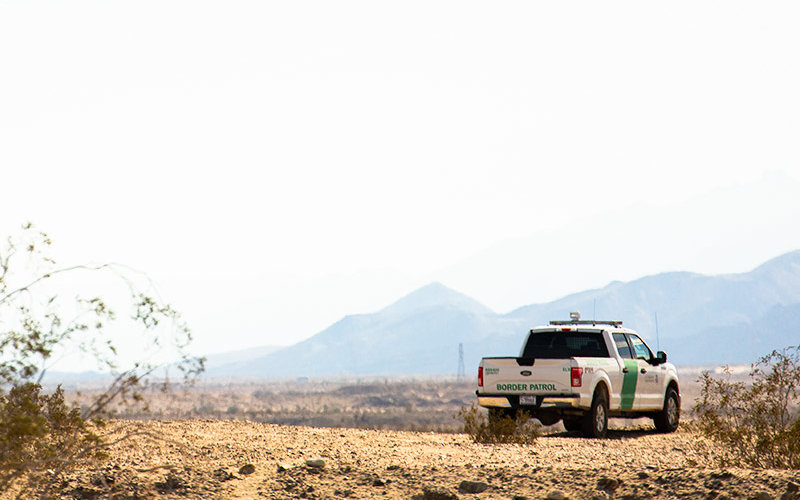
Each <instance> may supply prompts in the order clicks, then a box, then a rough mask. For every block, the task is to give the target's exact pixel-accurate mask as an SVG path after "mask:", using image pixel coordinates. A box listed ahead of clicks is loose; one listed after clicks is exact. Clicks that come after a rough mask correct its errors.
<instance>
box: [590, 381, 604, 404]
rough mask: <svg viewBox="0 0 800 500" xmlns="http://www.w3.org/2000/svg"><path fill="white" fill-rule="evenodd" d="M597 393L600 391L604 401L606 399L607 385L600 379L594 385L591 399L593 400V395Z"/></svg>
mask: <svg viewBox="0 0 800 500" xmlns="http://www.w3.org/2000/svg"><path fill="white" fill-rule="evenodd" d="M598 393H602V394H603V395H604V396H605V397H606V401H608V387H607V386H606V383H605V382H603V381H600V382H598V383H597V385H596V386H595V387H594V393H593V394H592V399H593V400H594V398H595V396H597V394H598Z"/></svg>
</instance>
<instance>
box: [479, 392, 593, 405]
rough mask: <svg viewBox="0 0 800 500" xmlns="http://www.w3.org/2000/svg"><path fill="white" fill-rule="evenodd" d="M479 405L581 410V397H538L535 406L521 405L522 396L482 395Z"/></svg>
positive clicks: (556, 395) (566, 395) (555, 395)
mask: <svg viewBox="0 0 800 500" xmlns="http://www.w3.org/2000/svg"><path fill="white" fill-rule="evenodd" d="M476 395H477V396H478V404H479V405H480V406H483V407H485V408H536V409H561V408H579V407H580V395H578V394H553V395H539V396H536V401H535V402H534V403H533V404H521V403H520V396H518V395H505V394H480V393H478V392H477V391H476Z"/></svg>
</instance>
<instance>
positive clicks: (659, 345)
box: [655, 312, 661, 351]
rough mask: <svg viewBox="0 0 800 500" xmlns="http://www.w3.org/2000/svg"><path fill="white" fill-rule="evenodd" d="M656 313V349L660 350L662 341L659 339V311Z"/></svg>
mask: <svg viewBox="0 0 800 500" xmlns="http://www.w3.org/2000/svg"><path fill="white" fill-rule="evenodd" d="M655 315H656V351H660V350H661V343H660V342H659V339H658V313H657V312H656V313H655Z"/></svg>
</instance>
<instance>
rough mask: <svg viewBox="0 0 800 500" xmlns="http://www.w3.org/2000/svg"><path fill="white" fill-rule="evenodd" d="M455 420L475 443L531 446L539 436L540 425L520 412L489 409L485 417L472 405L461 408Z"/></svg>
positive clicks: (523, 412)
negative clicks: (458, 421) (459, 422)
mask: <svg viewBox="0 0 800 500" xmlns="http://www.w3.org/2000/svg"><path fill="white" fill-rule="evenodd" d="M456 419H458V420H460V421H461V422H463V423H464V433H465V434H469V435H470V436H472V439H473V440H475V442H476V443H516V444H531V443H533V442H534V441H535V440H536V438H538V437H539V436H540V435H541V425H539V424H538V423H536V422H535V421H534V420H533V419H532V418H531V416H530V415H529V414H528V413H527V412H525V411H521V410H517V411H514V410H512V409H510V408H509V409H505V408H491V409H490V410H489V414H488V416H487V415H486V414H485V413H484V412H483V411H481V409H480V408H478V407H477V406H475V405H474V404H473V405H472V406H470V407H466V406H462V407H461V409H460V410H459V411H458V413H457V414H456Z"/></svg>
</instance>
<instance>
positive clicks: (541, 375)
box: [476, 313, 681, 438]
mask: <svg viewBox="0 0 800 500" xmlns="http://www.w3.org/2000/svg"><path fill="white" fill-rule="evenodd" d="M570 317H571V318H573V319H572V320H570V321H551V322H550V325H549V326H542V327H537V328H534V329H532V330H531V331H530V333H529V334H528V336H527V338H526V339H525V343H524V344H523V346H522V351H521V352H520V355H519V357H516V358H511V357H508V358H483V359H482V360H481V363H480V365H479V367H478V390H477V391H476V394H477V396H478V404H479V405H481V406H483V407H486V408H488V409H489V419H490V420H492V419H496V418H500V417H503V416H512V417H513V416H514V415H516V413H517V411H519V410H524V411H526V412H528V414H530V415H531V416H532V417H534V418H537V419H538V420H539V421H541V422H542V424H544V425H553V424H555V423H557V422H558V421H559V420H563V423H564V427H565V428H566V429H567V430H568V431H581V432H582V433H583V434H584V435H585V436H587V437H595V438H600V437H605V435H606V431H607V429H608V418H609V417H622V418H637V417H650V418H652V419H653V421H654V422H655V426H656V429H658V430H659V431H661V432H674V431H675V430H676V429H677V428H678V419H679V417H680V407H681V396H680V386H679V385H678V373H677V371H676V370H675V367H674V366H673V365H672V364H670V363H667V355H666V354H665V353H664V352H662V351H659V352H658V353H657V354H656V355H653V352H652V351H651V350H650V348H649V347H647V344H646V343H645V342H644V341H643V340H642V339H641V338H640V337H639V335H637V334H636V332H634V331H633V330H629V329H627V328H622V322H621V321H593V320H592V321H586V320H583V321H582V320H580V315H579V314H577V313H572V314H570Z"/></svg>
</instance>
